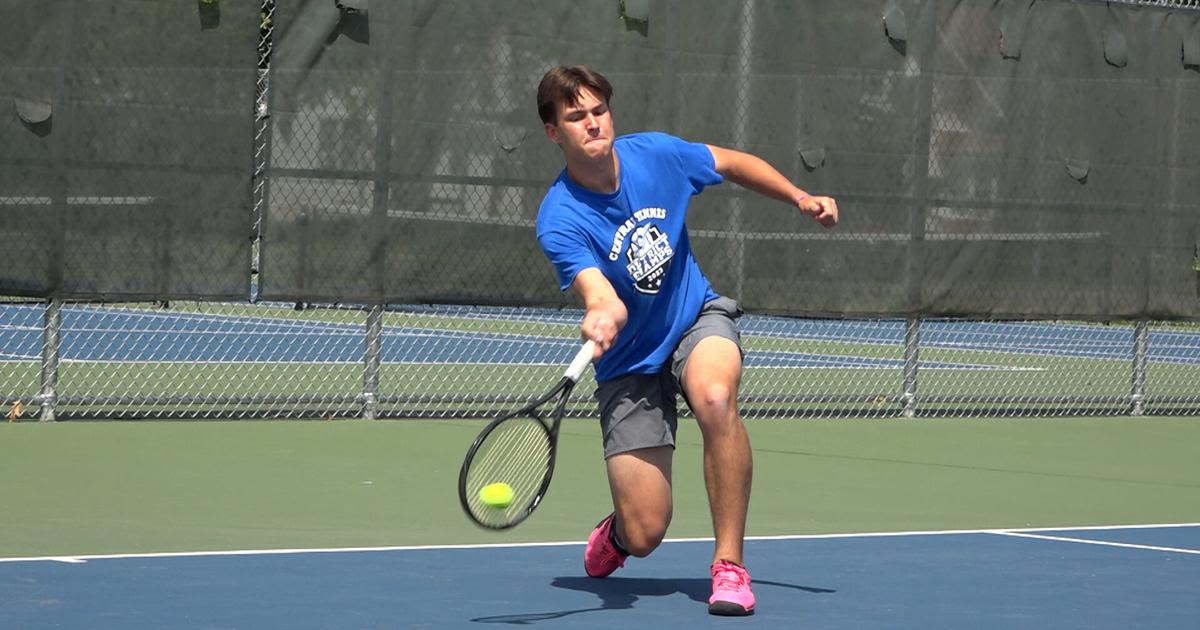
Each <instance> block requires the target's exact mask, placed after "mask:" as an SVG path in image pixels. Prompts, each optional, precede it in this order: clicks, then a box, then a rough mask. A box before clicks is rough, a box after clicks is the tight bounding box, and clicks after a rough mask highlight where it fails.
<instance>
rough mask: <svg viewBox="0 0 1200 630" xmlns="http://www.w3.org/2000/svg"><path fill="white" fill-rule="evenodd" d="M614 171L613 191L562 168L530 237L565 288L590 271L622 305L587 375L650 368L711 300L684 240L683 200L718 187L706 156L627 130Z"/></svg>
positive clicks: (704, 150) (695, 147) (697, 148)
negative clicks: (607, 344)
mask: <svg viewBox="0 0 1200 630" xmlns="http://www.w3.org/2000/svg"><path fill="white" fill-rule="evenodd" d="M613 147H614V149H613V150H614V151H616V153H617V159H618V163H619V168H620V181H619V183H618V186H617V190H616V192H614V193H612V194H607V195H606V194H600V193H596V192H593V191H590V190H588V189H586V188H583V187H582V186H580V185H578V184H576V183H575V182H574V181H572V180H571V178H570V176H569V175H567V171H566V169H563V172H562V173H561V174H560V175H559V176H558V179H556V180H555V181H554V184H552V185H551V186H550V190H549V192H547V193H546V198H545V199H543V200H542V206H541V209H540V210H539V211H538V218H537V236H538V243H539V244H540V245H541V247H542V251H543V252H545V254H546V257H547V258H549V259H550V262H551V263H552V264H553V265H554V269H555V270H556V271H557V273H558V281H559V285H560V288H561V289H562V290H563V291H566V290H567V289H569V288H570V287H571V285H572V284H573V283H574V282H575V276H576V275H577V274H578V273H579V272H580V271H582V270H584V269H587V268H588V267H596V268H598V269H599V270H600V271H601V272H602V273H603V274H604V277H605V278H607V279H608V281H609V282H610V283H611V284H612V286H613V288H614V289H615V290H616V292H617V296H619V297H620V298H621V301H622V302H624V303H625V308H626V310H628V312H629V319H628V321H627V322H626V324H625V327H624V328H623V329H621V331H620V332H619V333H618V334H617V340H616V343H615V344H614V346H613V347H612V348H611V349H609V351H608V352H606V353H604V356H602V357H601V358H600V361H599V362H598V363H597V364H596V380H598V381H607V380H611V379H614V378H617V377H619V376H624V375H626V374H652V373H655V372H657V371H659V369H661V368H662V366H663V364H664V363H666V362H667V360H669V359H670V357H671V353H672V352H674V351H675V346H676V345H678V343H679V340H680V338H682V337H683V333H684V332H686V331H687V329H688V328H690V327H691V325H692V324H693V323H694V322H695V321H696V317H697V316H698V315H699V313H700V307H701V306H703V305H704V303H705V302H707V301H709V300H711V299H714V298H716V297H717V294H716V293H714V292H713V290H712V286H711V285H709V283H708V279H707V278H705V277H704V274H703V273H701V271H700V267H699V265H697V264H696V259H695V257H694V256H693V255H692V248H691V245H690V243H689V242H688V234H687V226H685V225H684V219H685V218H687V209H688V202H689V201H690V200H691V197H692V195H695V194H698V193H699V192H700V191H702V190H704V187H705V186H712V185H714V184H719V183H721V181H722V178H721V175H720V174H719V173H717V171H716V170H715V167H716V164H715V163H714V162H713V156H712V152H711V151H710V150H709V149H708V147H707V146H705V145H703V144H693V143H690V142H685V141H683V140H680V139H679V138H676V137H674V136H669V135H667V134H664V133H636V134H630V135H627V136H622V137H620V138H617V139H616V141H615V142H614V143H613Z"/></svg>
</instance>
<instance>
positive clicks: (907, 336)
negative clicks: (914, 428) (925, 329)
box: [903, 317, 921, 418]
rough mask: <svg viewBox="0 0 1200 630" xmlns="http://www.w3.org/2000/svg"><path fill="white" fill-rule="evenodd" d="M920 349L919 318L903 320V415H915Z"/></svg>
mask: <svg viewBox="0 0 1200 630" xmlns="http://www.w3.org/2000/svg"><path fill="white" fill-rule="evenodd" d="M920 350H921V318H920V317H909V318H908V319H907V320H906V321H905V322H904V396H903V400H904V417H905V418H912V417H913V416H915V415H917V364H918V362H919V355H920Z"/></svg>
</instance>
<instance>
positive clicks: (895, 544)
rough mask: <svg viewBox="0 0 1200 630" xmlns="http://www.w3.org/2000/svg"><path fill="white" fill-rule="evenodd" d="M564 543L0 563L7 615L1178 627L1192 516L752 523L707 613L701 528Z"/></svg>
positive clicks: (1192, 569) (1188, 577)
mask: <svg viewBox="0 0 1200 630" xmlns="http://www.w3.org/2000/svg"><path fill="white" fill-rule="evenodd" d="M582 551H583V546H582V544H579V543H553V544H528V545H518V546H503V545H495V546H461V547H455V546H440V547H406V548H400V547H398V548H376V549H360V550H348V549H340V550H277V551H237V552H226V553H197V554H159V555H140V556H139V555H132V556H109V557H91V558H88V557H73V558H40V559H5V560H0V627H4V628H52V627H66V628H93V629H102V628H121V629H126V628H256V629H264V630H265V629H274V628H289V629H296V628H484V627H490V626H497V627H505V626H534V627H539V626H540V627H545V628H596V627H647V628H649V627H653V628H663V629H668V630H669V629H674V628H681V629H682V628H688V629H690V628H700V627H732V626H737V625H739V624H740V625H741V626H742V627H751V626H753V627H756V628H967V627H970V628H1089V629H1094V628H1122V629H1125V628H1172V629H1174V628H1189V627H1196V626H1195V624H1196V620H1197V619H1200V524H1186V525H1169V526H1136V527H1121V528H1085V529H1049V530H980V531H960V532H912V533H893V534H859V535H835V536H798V537H778V538H758V539H751V540H748V541H747V563H748V566H749V568H750V569H751V571H752V574H753V577H754V582H755V593H756V596H757V598H758V610H757V612H756V614H755V616H754V617H753V618H751V619H749V620H738V619H729V618H715V617H710V616H709V615H708V614H707V613H706V608H705V605H704V602H705V600H706V598H707V597H708V593H709V587H710V584H709V580H708V578H707V573H706V571H707V558H708V555H709V553H710V552H711V542H710V541H707V540H680V541H671V542H668V543H666V544H664V545H663V546H662V547H661V548H660V549H659V550H658V551H656V552H655V554H654V555H653V556H651V557H650V558H648V559H642V560H637V559H631V560H630V561H629V563H628V564H627V565H626V567H625V568H624V569H621V570H620V571H619V572H618V573H616V574H614V575H613V576H612V577H610V578H608V579H603V580H596V579H591V578H587V577H585V576H584V575H583V573H582V568H581V566H580V556H581V554H582Z"/></svg>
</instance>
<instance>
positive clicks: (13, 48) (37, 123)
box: [0, 0, 259, 300]
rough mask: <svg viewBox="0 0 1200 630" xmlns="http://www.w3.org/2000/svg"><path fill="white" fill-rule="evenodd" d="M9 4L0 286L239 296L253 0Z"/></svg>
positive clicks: (3, 31) (1, 123)
mask: <svg viewBox="0 0 1200 630" xmlns="http://www.w3.org/2000/svg"><path fill="white" fill-rule="evenodd" d="M201 4H202V3H196V2H190V3H189V2H141V1H134V0H123V1H122V0H114V1H110V2H78V1H64V2H38V1H32V0H5V1H4V2H3V3H2V6H3V7H4V11H3V12H4V20H2V21H0V60H2V61H0V63H2V64H3V65H0V106H3V108H0V242H3V243H4V244H5V247H6V249H7V251H8V252H9V257H8V258H9V261H10V263H11V264H5V265H2V266H0V293H2V294H9V295H28V296H35V297H45V296H53V297H60V298H99V299H111V300H127V299H167V298H202V299H204V298H245V297H246V296H247V295H248V294H249V278H250V274H249V272H248V262H249V260H250V235H251V213H250V199H251V189H250V179H251V175H252V173H253V171H252V161H251V159H252V156H253V137H254V131H253V128H252V124H253V115H252V112H253V107H254V90H255V72H256V63H257V60H256V55H257V52H256V42H257V40H258V36H259V31H258V8H257V6H251V5H252V3H242V2H228V1H226V2H214V3H212V4H211V5H206V6H201Z"/></svg>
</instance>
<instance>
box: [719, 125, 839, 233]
mask: <svg viewBox="0 0 1200 630" xmlns="http://www.w3.org/2000/svg"><path fill="white" fill-rule="evenodd" d="M708 149H709V151H711V152H712V156H713V161H714V162H715V163H716V171H717V172H718V173H720V174H721V177H724V178H725V179H728V180H730V181H732V182H733V183H735V184H738V185H739V186H743V187H745V188H749V189H750V190H753V191H754V192H756V193H759V194H760V195H763V196H766V197H770V198H772V199H778V200H779V201H782V202H784V203H786V204H788V205H791V206H794V207H795V208H796V209H797V210H799V211H800V212H802V213H804V214H807V215H809V216H811V217H812V218H814V219H816V220H817V222H819V223H820V224H821V225H823V226H825V227H833V226H835V225H837V221H838V207H837V201H835V200H834V199H833V197H818V196H813V195H810V194H808V193H806V192H804V191H803V190H801V189H800V188H798V187H796V185H795V184H793V183H792V182H791V181H789V180H788V178H786V177H784V176H783V174H782V173H780V172H779V171H777V170H775V167H773V166H771V165H770V164H768V163H767V162H766V161H765V160H763V159H762V158H760V157H758V156H755V155H751V154H749V153H743V152H741V151H734V150H732V149H723V148H721V147H715V146H712V145H708Z"/></svg>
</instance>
